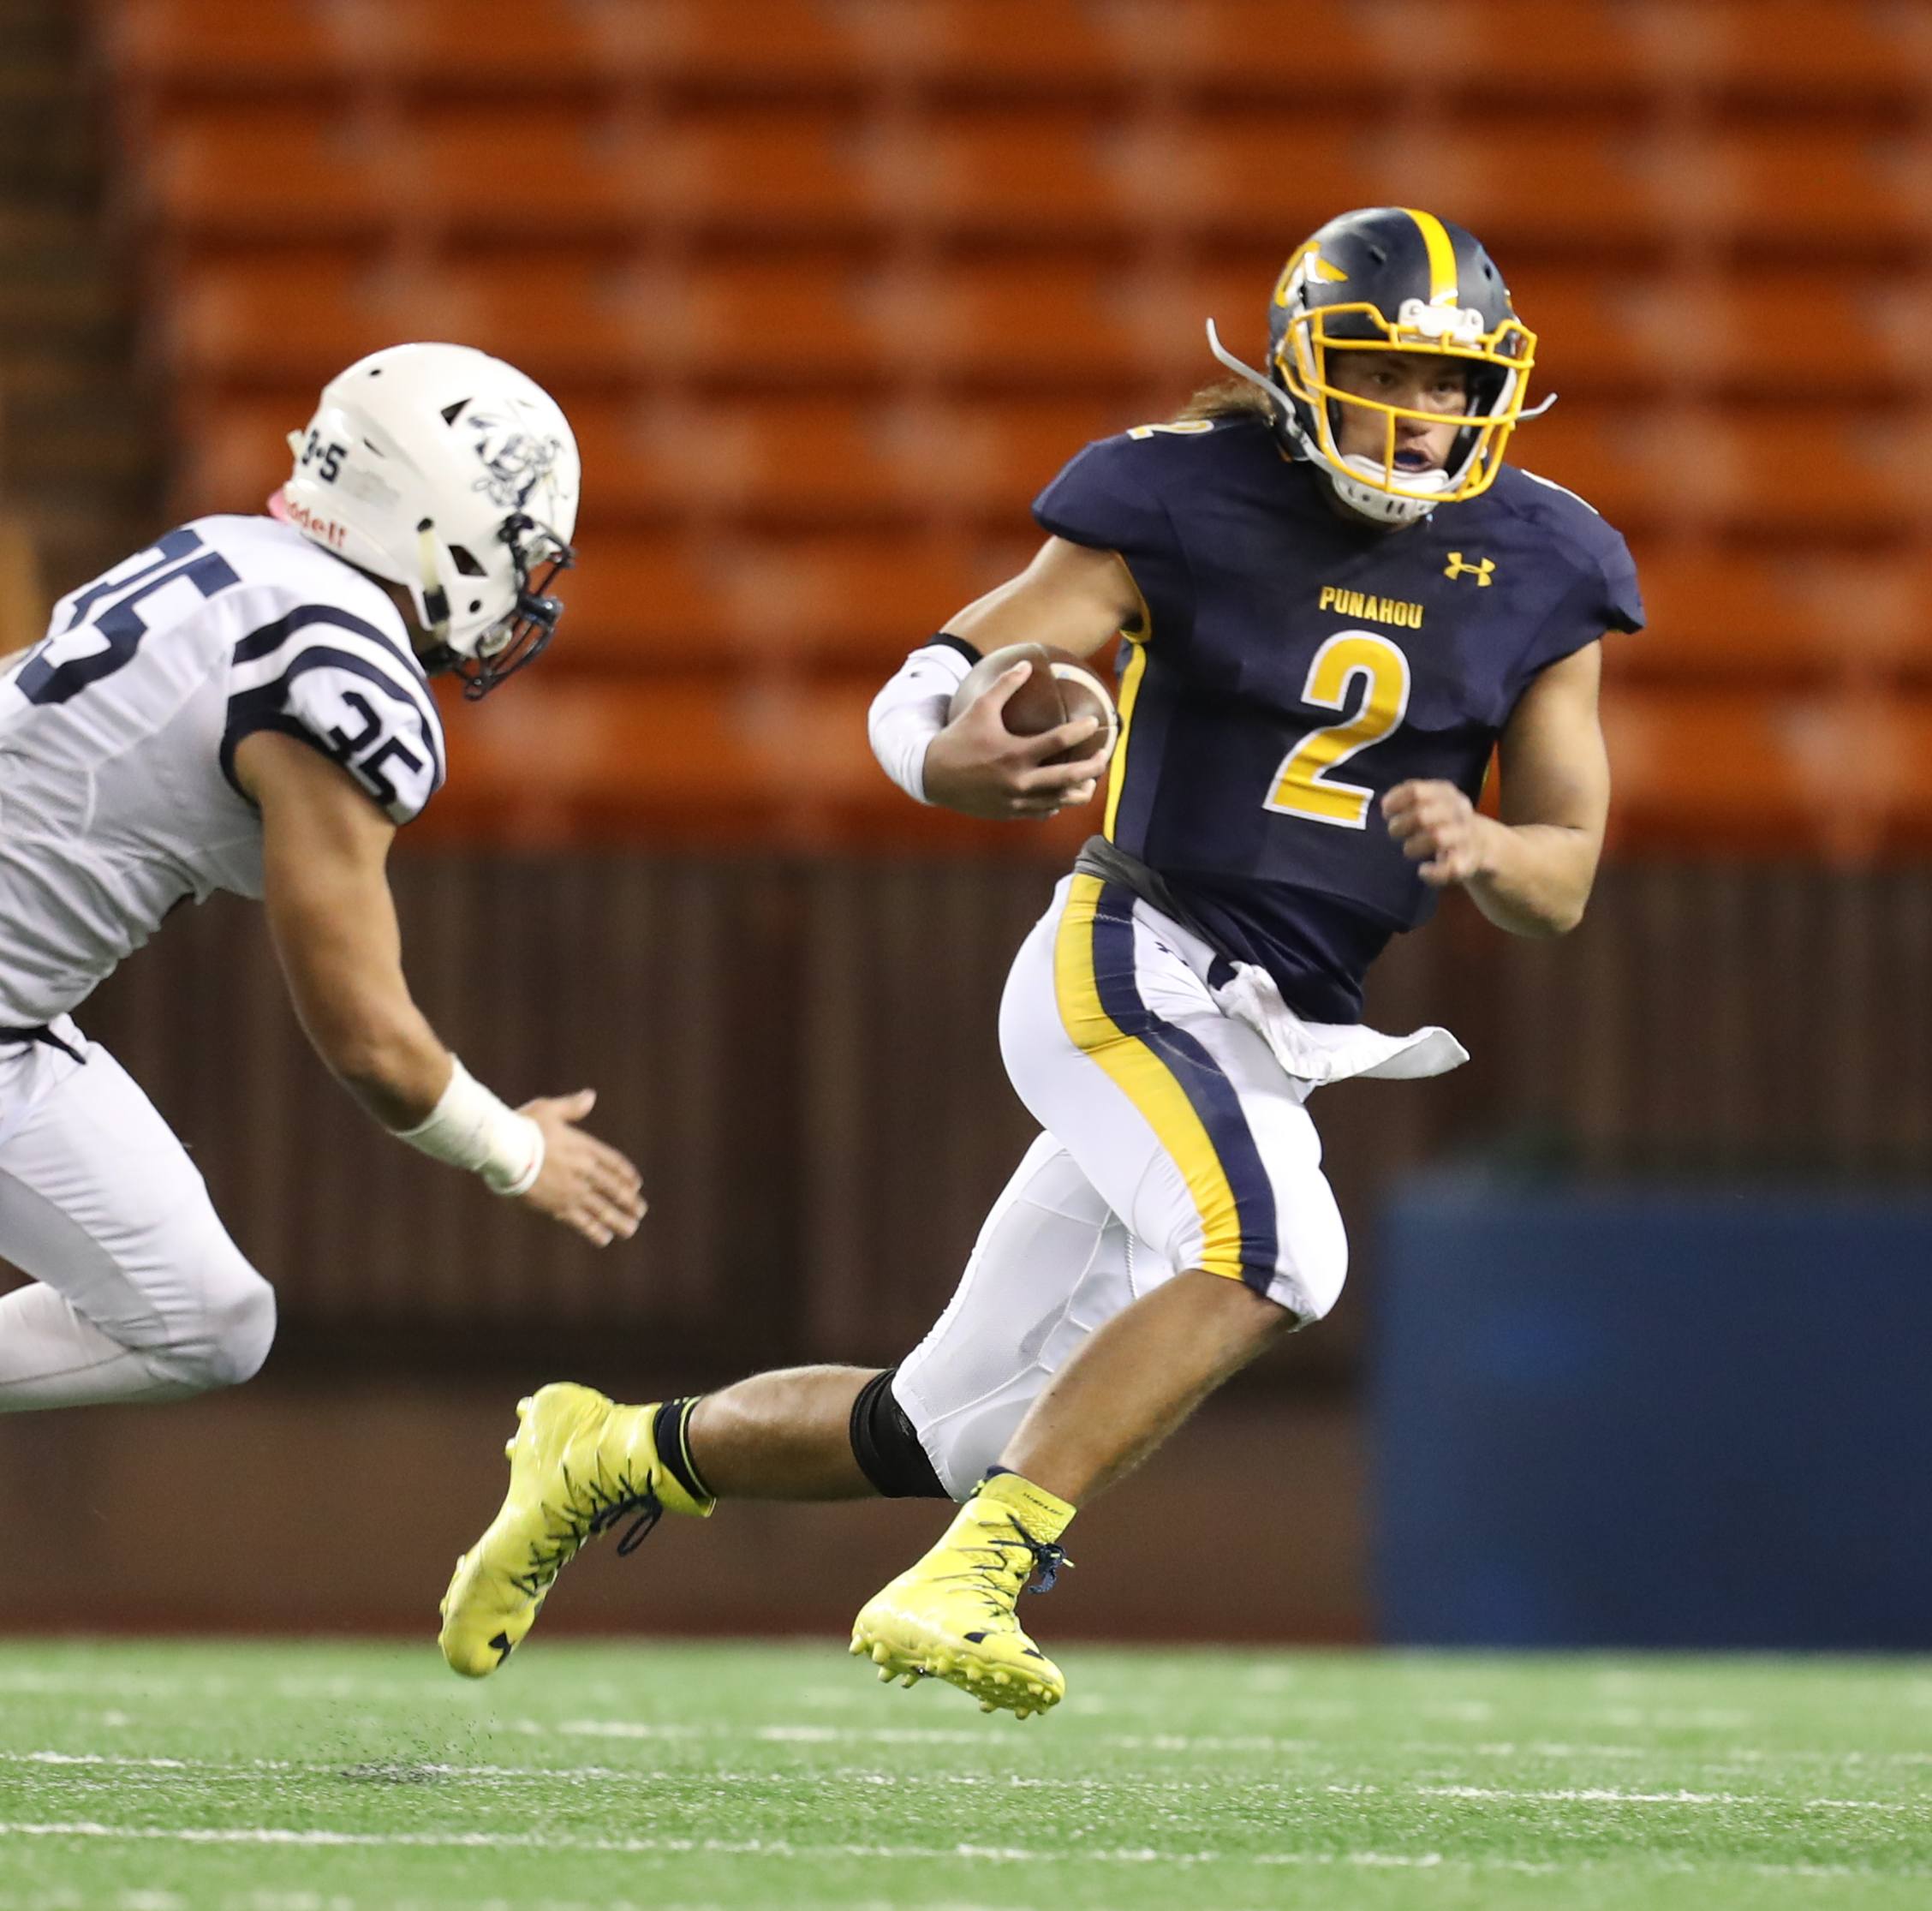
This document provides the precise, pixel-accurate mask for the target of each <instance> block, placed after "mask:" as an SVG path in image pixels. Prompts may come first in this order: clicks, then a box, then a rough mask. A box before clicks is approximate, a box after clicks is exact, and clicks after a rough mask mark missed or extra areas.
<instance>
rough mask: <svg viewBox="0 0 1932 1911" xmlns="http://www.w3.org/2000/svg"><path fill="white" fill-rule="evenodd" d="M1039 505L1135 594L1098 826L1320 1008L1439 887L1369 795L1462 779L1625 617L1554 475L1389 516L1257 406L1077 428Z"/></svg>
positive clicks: (1586, 516)
mask: <svg viewBox="0 0 1932 1911" xmlns="http://www.w3.org/2000/svg"><path fill="white" fill-rule="evenodd" d="M1034 515H1035V517H1036V518H1038V520H1039V521H1040V523H1041V525H1042V526H1043V527H1044V528H1045V529H1046V530H1048V531H1050V532H1052V533H1054V534H1056V535H1058V536H1060V537H1064V538H1069V539H1071V540H1073V541H1074V542H1076V543H1078V544H1085V545H1092V546H1097V547H1099V548H1101V549H1106V550H1111V551H1118V552H1119V553H1120V555H1121V556H1122V557H1123V558H1124V559H1125V560H1126V562H1127V564H1128V567H1129V568H1130V570H1132V572H1133V574H1134V579H1135V582H1136V583H1137V584H1138V585H1139V586H1140V589H1141V594H1142V597H1144V598H1145V600H1147V605H1148V614H1149V619H1150V622H1149V625H1148V629H1147V630H1146V631H1144V632H1142V633H1139V634H1138V635H1137V636H1136V637H1135V639H1134V640H1133V641H1131V642H1128V643H1127V644H1126V645H1125V646H1124V648H1123V651H1122V656H1121V669H1122V678H1121V685H1120V711H1121V718H1122V726H1123V727H1122V734H1121V738H1120V745H1119V749H1118V753H1117V754H1116V755H1115V758H1114V763H1113V768H1112V775H1111V778H1110V781H1109V785H1108V791H1107V805H1106V834H1107V836H1108V837H1109V838H1110V839H1112V841H1113V842H1114V843H1115V844H1116V845H1118V847H1119V848H1120V849H1122V850H1124V851H1126V852H1127V853H1128V854H1130V855H1131V856H1135V857H1138V858H1139V859H1140V860H1141V861H1142V862H1143V863H1147V864H1148V866H1149V867H1151V868H1152V869H1154V870H1155V871H1156V872H1157V873H1158V874H1159V875H1160V876H1162V877H1163V878H1165V879H1166V883H1167V885H1168V887H1170V889H1171V890H1172V892H1173V893H1174V895H1175V897H1176V899H1178V901H1179V902H1180V903H1181V904H1182V905H1184V907H1185V908H1186V909H1187V910H1188V911H1190V913H1191V914H1192V915H1193V917H1195V919H1196V922H1197V923H1199V924H1200V926H1201V927H1202V928H1203V929H1206V930H1207V933H1208V935H1210V936H1211V937H1212V938H1213V940H1215V941H1218V942H1219V944H1220V945H1221V947H1223V948H1224V949H1225V951H1226V952H1227V953H1229V954H1230V955H1231V956H1234V957H1236V958H1239V959H1241V960H1243V961H1250V962H1257V963H1260V964H1261V965H1262V966H1263V967H1264V968H1266V969H1267V970H1269V971H1270V973H1271V974H1273V976H1274V978H1275V980H1276V982H1278V983H1279V986H1280V988H1281V991H1282V994H1283V995H1284V997H1285V1000H1287V1001H1288V1002H1289V1003H1290V1004H1291V1006H1293V1007H1295V1008H1296V1009H1297V1011H1298V1012H1300V1013H1302V1014H1303V1015H1306V1016H1308V1017H1309V1018H1312V1019H1315V1020H1320V1021H1331V1022H1336V1021H1344V1022H1345V1021H1353V1020H1355V1019H1357V1018H1358V1017H1359V1015H1360V1013H1361V1008H1362V979H1363V975H1364V973H1365V972H1366V971H1367V970H1368V964H1370V963H1371V962H1372V961H1373V960H1374V958H1375V956H1376V955H1377V954H1378V953H1380V950H1381V948H1382V947H1383V945H1384V944H1385V943H1386V941H1388V939H1389V937H1390V936H1391V935H1392V934H1394V933H1395V932H1396V931H1397V930H1398V929H1411V928H1413V927H1414V926H1415V925H1416V923H1419V922H1421V921H1422V919H1423V918H1424V917H1426V916H1427V915H1428V912H1429V911H1430V909H1431V907H1432V906H1433V904H1434V891H1432V890H1431V889H1430V888H1429V887H1428V885H1427V884H1426V883H1424V882H1423V881H1422V878H1421V877H1420V876H1419V875H1417V874H1416V865H1415V864H1414V863H1411V862H1410V861H1409V859H1408V858H1407V857H1404V855H1403V853H1402V851H1401V847H1400V845H1398V844H1397V843H1396V842H1395V841H1394V840H1393V839H1392V838H1391V837H1390V835H1389V833H1388V831H1387V829H1386V827H1385V826H1384V824H1383V822H1382V819H1381V815H1380V808H1379V804H1380V798H1381V797H1382V795H1383V793H1384V792H1385V791H1387V790H1389V789H1391V788H1392V787H1393V786H1394V785H1396V784H1398V783H1402V782H1405V781H1407V780H1408V779H1410V778H1413V777H1440V778H1442V779H1446V780H1447V781H1449V782H1452V783H1454V784H1456V785H1458V786H1459V787H1460V788H1462V789H1463V790H1464V791H1467V792H1468V793H1469V795H1470V797H1472V798H1473V797H1476V796H1477V795H1478V794H1479V793H1480V792H1481V790H1482V779H1483V776H1484V773H1485V772H1486V770H1487V768H1488V762H1489V756H1490V752H1491V749H1492V748H1493V747H1494V743H1495V741H1496V738H1497V736H1498V734H1499V732H1500V731H1501V730H1502V728H1503V726H1504V725H1505V724H1506V722H1507V721H1508V720H1509V716H1510V713H1511V711H1512V709H1514V708H1515V707H1516V701H1517V699H1518V697H1519V696H1521V695H1522V694H1523V690H1524V686H1525V685H1527V684H1529V681H1530V679H1531V678H1534V677H1535V675H1536V673H1537V672H1539V671H1541V669H1543V668H1544V666H1547V665H1548V664H1551V663H1553V662H1555V661H1556V660H1557V659H1559V658H1560V657H1565V656H1568V655H1569V654H1571V652H1573V651H1576V650H1577V649H1580V648H1582V647H1583V646H1584V645H1585V644H1588V643H1590V642H1594V641H1595V639H1597V638H1598V637H1600V636H1602V635H1603V634H1604V632H1605V631H1606V630H1638V629H1640V628H1641V627H1642V624H1643V605H1642V602H1641V600H1639V598H1638V595H1637V570H1636V566H1635V565H1634V564H1632V563H1631V555H1630V552H1629V549H1628V547H1627V546H1625V543H1624V540H1623V539H1622V537H1621V536H1620V535H1619V534H1618V533H1617V532H1616V531H1615V530H1613V529H1612V528H1611V527H1610V526H1609V525H1608V524H1607V523H1604V521H1603V520H1602V519H1601V517H1598V516H1597V514H1596V512H1595V511H1593V510H1591V508H1590V507H1589V505H1587V504H1585V503H1584V502H1583V500H1582V499H1580V498H1578V497H1577V496H1576V495H1575V494H1574V493H1571V492H1568V491H1565V490H1564V489H1563V488H1562V487H1560V486H1557V485H1553V484H1551V483H1549V482H1547V481H1545V480H1543V479H1541V478H1536V477H1534V476H1532V475H1530V474H1529V473H1528V472H1525V471H1521V470H1518V469H1514V468H1513V467H1508V466H1506V467H1505V468H1504V469H1503V470H1502V471H1501V472H1500V474H1499V475H1498V476H1497V479H1496V481H1495V483H1494V485H1492V486H1491V487H1489V489H1488V490H1487V491H1485V492H1484V493H1482V494H1481V495H1480V496H1479V497H1476V498H1472V499H1469V500H1468V501H1467V502H1466V503H1463V504H1456V505H1438V506H1437V507H1436V509H1435V510H1434V511H1433V512H1431V513H1430V515H1429V516H1428V517H1426V518H1424V519H1423V520H1422V522H1421V523H1417V524H1414V525H1411V526H1409V527H1407V528H1405V529H1400V530H1397V531H1386V530H1381V529H1376V528H1375V527H1374V526H1372V525H1370V524H1368V523H1364V522H1357V521H1351V520H1350V519H1347V518H1345V517H1342V516H1340V515H1339V513H1338V512H1337V511H1336V510H1335V509H1334V507H1333V505H1332V504H1331V503H1330V502H1329V499H1328V497H1327V493H1326V489H1325V483H1324V481H1323V480H1322V479H1321V477H1320V476H1319V475H1317V474H1316V472H1315V470H1314V469H1313V468H1312V467H1310V466H1309V465H1305V464H1297V463H1293V462H1291V460H1290V459H1288V458H1287V457H1285V456H1284V454H1283V453H1282V451H1281V450H1280V449H1279V445H1277V443H1276V440H1275V438H1274V435H1273V432H1272V431H1271V430H1270V429H1269V427H1268V425H1267V421H1265V420H1263V419H1262V418H1261V417H1260V416H1258V415H1237V416H1234V417H1231V418H1225V419H1219V420H1216V421H1213V422H1212V423H1211V424H1210V423H1208V422H1207V421H1187V422H1183V423H1179V424H1173V425H1154V426H1144V425H1143V426H1141V427H1137V428H1136V429H1135V430H1134V431H1131V432H1129V433H1125V434H1124V435H1123V436H1121V437H1118V438H1109V439H1101V440H1100V442H1099V443H1097V444H1094V445H1088V447H1087V448H1086V450H1085V451H1082V452H1081V453H1080V454H1079V456H1078V457H1076V458H1075V459H1074V460H1073V462H1072V463H1070V464H1069V465H1068V466H1067V467H1066V469H1064V471H1062V472H1061V473H1060V475H1059V476H1058V477H1057V478H1056V479H1054V481H1052V484H1050V485H1049V486H1047V487H1046V490H1045V491H1043V492H1042V493H1041V495H1040V497H1039V499H1037V500H1036V501H1035V505H1034Z"/></svg>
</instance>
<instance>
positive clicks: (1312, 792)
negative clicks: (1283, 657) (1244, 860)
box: [1265, 630, 1409, 829]
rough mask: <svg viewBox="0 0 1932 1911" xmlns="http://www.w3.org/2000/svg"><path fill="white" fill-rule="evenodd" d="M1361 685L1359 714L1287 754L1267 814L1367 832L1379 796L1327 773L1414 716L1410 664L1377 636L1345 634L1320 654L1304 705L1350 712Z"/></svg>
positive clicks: (1363, 632)
mask: <svg viewBox="0 0 1932 1911" xmlns="http://www.w3.org/2000/svg"><path fill="white" fill-rule="evenodd" d="M1357 678H1360V679H1361V681H1362V684H1363V690H1362V701H1361V702H1360V704H1359V705H1358V706H1357V709H1356V712H1355V714H1354V715H1353V716H1351V717H1345V718H1344V719H1343V720H1342V721H1341V722H1339V723H1325V724H1323V725H1321V727H1320V728H1319V729H1315V730H1311V731H1309V733H1308V734H1307V735H1306V736H1305V737H1303V738H1302V739H1301V741H1300V742H1299V743H1297V744H1296V745H1295V747H1294V748H1293V749H1291V750H1290V751H1289V752H1288V754H1287V755H1286V756H1285V757H1284V758H1283V759H1282V761H1281V767H1280V768H1279V770H1277V771H1276V772H1275V775H1274V786H1273V790H1272V791H1271V792H1270V794H1269V796H1268V799H1267V804H1266V806H1265V807H1267V809H1273V810H1277V811H1279V812H1280V814H1282V815H1287V816H1305V817H1307V818H1308V819H1309V821H1311V822H1317V823H1333V825H1334V826H1335V827H1337V828H1338V829H1363V828H1366V827H1368V806H1369V804H1370V803H1373V802H1374V797H1375V792H1374V791H1373V790H1368V789H1364V788H1363V785H1361V784H1359V783H1344V782H1341V781H1339V779H1336V778H1334V777H1333V776H1331V775H1330V774H1329V773H1330V772H1331V771H1332V770H1336V769H1339V768H1340V767H1341V766H1342V765H1343V764H1344V763H1345V762H1347V761H1348V760H1349V758H1350V757H1351V756H1353V755H1356V754H1357V751H1359V750H1364V749H1368V746H1369V745H1370V744H1371V743H1380V742H1381V740H1382V739H1383V738H1385V737H1387V736H1390V735H1392V734H1393V732H1396V731H1397V730H1398V729H1400V728H1401V727H1402V720H1403V718H1404V716H1405V715H1407V714H1408V710H1409V660H1408V659H1407V658H1406V657H1405V656H1404V655H1403V654H1402V653H1401V651H1400V650H1398V648H1396V647H1395V645H1393V644H1392V643H1391V642H1389V641H1388V639H1387V638H1386V637H1379V636H1376V635H1375V633H1374V631H1373V630H1339V631H1337V632H1336V634H1335V635H1334V636H1332V637H1330V638H1329V639H1328V641H1327V642H1326V643H1325V644H1323V645H1322V647H1321V649H1319V650H1318V651H1316V652H1315V661H1314V662H1313V663H1312V664H1310V665H1309V673H1308V682H1307V684H1304V685H1303V690H1302V698H1303V702H1308V703H1313V704H1316V705H1318V706H1319V707H1320V708H1322V709H1325V710H1346V709H1347V708H1348V707H1349V702H1350V700H1351V695H1352V693H1353V691H1354V689H1355V684H1356V681H1357Z"/></svg>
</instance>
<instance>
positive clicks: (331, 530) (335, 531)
mask: <svg viewBox="0 0 1932 1911" xmlns="http://www.w3.org/2000/svg"><path fill="white" fill-rule="evenodd" d="M283 510H284V511H286V512H287V513H288V517H289V523H291V524H293V525H295V528H296V529H298V530H303V531H307V533H308V534H309V535H310V536H311V537H319V538H320V539H321V540H322V541H323V542H324V543H325V544H326V545H327V546H329V548H330V549H331V551H339V550H340V549H341V548H342V547H343V545H344V544H346V543H347V542H348V541H349V533H348V532H347V531H346V530H344V529H343V527H342V526H341V525H340V524H338V523H337V522H336V521H335V519H334V518H332V517H319V516H318V515H317V514H316V513H315V512H314V511H311V510H310V509H309V508H308V506H307V505H303V504H298V503H297V502H296V501H295V499H292V498H284V499H283Z"/></svg>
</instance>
